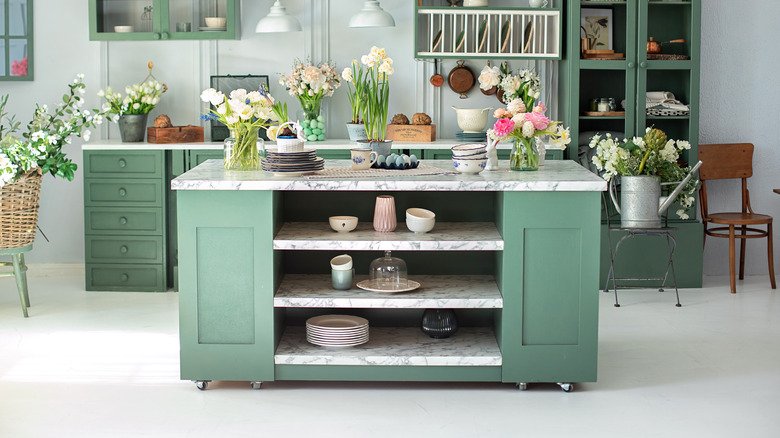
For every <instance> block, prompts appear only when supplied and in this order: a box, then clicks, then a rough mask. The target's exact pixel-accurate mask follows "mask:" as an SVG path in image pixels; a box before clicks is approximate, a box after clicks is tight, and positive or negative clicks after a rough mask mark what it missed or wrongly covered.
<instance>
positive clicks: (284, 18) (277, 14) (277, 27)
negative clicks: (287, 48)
mask: <svg viewBox="0 0 780 438" xmlns="http://www.w3.org/2000/svg"><path fill="white" fill-rule="evenodd" d="M300 30H301V23H300V22H299V21H298V19H297V18H295V17H292V16H290V15H287V10H286V9H285V7H284V6H282V4H281V3H280V2H279V0H276V1H275V2H274V4H273V6H271V12H269V13H268V15H267V16H265V17H264V18H261V19H260V21H258V22H257V27H255V32H257V33H271V32H299V31H300Z"/></svg>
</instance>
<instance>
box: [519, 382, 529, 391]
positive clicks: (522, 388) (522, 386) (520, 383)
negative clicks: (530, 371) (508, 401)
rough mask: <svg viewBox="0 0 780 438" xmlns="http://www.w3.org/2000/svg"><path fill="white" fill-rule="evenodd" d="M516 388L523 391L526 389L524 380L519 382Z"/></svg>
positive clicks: (526, 385)
mask: <svg viewBox="0 0 780 438" xmlns="http://www.w3.org/2000/svg"><path fill="white" fill-rule="evenodd" d="M517 389H519V390H520V391H525V390H526V389H528V384H527V383H525V382H519V383H518V384H517Z"/></svg>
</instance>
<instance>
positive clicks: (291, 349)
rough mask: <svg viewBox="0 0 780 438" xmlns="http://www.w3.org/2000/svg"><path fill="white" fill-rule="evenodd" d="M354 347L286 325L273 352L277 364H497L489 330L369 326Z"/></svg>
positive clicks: (495, 346)
mask: <svg viewBox="0 0 780 438" xmlns="http://www.w3.org/2000/svg"><path fill="white" fill-rule="evenodd" d="M368 333H369V340H368V342H367V343H365V344H363V345H358V346H356V347H332V348H328V347H319V346H316V345H312V344H309V343H308V342H306V329H305V328H304V327H286V328H285V330H284V333H283V334H282V339H281V341H280V342H279V346H278V348H277V349H276V354H275V355H274V363H275V364H277V365H282V364H283V365H377V366H404V365H405V366H501V364H502V358H501V350H500V349H499V347H498V343H497V342H496V337H495V334H494V333H493V330H491V329H490V328H487V327H462V328H460V329H459V330H458V332H457V333H455V334H454V335H453V336H452V337H449V338H447V339H432V338H430V337H428V336H427V335H425V334H424V333H422V332H421V331H420V329H419V328H417V327H370V324H369V329H368Z"/></svg>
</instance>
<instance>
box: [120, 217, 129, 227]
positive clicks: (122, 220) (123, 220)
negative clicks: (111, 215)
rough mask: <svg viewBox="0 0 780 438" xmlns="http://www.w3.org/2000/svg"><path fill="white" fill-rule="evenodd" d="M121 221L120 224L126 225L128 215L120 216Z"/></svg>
mask: <svg viewBox="0 0 780 438" xmlns="http://www.w3.org/2000/svg"><path fill="white" fill-rule="evenodd" d="M119 223H120V224H122V225H125V224H127V218H126V217H124V216H122V217H120V218H119Z"/></svg>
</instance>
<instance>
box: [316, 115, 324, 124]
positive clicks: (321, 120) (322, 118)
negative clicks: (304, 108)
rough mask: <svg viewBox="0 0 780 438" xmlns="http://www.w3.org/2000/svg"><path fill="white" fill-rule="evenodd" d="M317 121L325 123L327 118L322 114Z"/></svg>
mask: <svg viewBox="0 0 780 438" xmlns="http://www.w3.org/2000/svg"><path fill="white" fill-rule="evenodd" d="M317 121H318V122H324V121H325V116H323V115H322V114H320V115H319V116H317Z"/></svg>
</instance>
